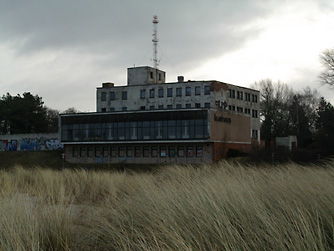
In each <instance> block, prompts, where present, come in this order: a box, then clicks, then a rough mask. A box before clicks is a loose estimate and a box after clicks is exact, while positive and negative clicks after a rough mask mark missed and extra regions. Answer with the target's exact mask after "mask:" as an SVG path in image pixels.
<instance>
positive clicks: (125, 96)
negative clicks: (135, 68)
mask: <svg viewBox="0 0 334 251" xmlns="http://www.w3.org/2000/svg"><path fill="white" fill-rule="evenodd" d="M127 99H128V92H127V91H122V100H127Z"/></svg>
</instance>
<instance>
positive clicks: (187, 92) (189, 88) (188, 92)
mask: <svg viewBox="0 0 334 251" xmlns="http://www.w3.org/2000/svg"><path fill="white" fill-rule="evenodd" d="M186 96H191V87H186Z"/></svg>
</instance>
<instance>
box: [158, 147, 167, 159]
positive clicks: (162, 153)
mask: <svg viewBox="0 0 334 251" xmlns="http://www.w3.org/2000/svg"><path fill="white" fill-rule="evenodd" d="M166 156H167V150H166V147H165V146H161V147H160V157H162V158H164V157H166Z"/></svg>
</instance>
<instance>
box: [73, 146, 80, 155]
mask: <svg viewBox="0 0 334 251" xmlns="http://www.w3.org/2000/svg"><path fill="white" fill-rule="evenodd" d="M73 157H79V147H73Z"/></svg>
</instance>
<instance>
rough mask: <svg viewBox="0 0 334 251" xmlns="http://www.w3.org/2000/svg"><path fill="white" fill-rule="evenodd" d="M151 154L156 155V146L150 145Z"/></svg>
mask: <svg viewBox="0 0 334 251" xmlns="http://www.w3.org/2000/svg"><path fill="white" fill-rule="evenodd" d="M151 156H152V157H158V147H156V146H152V148H151Z"/></svg>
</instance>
